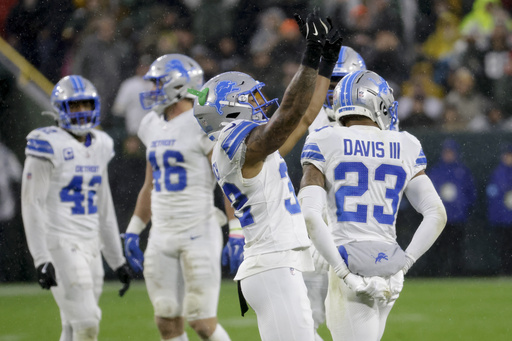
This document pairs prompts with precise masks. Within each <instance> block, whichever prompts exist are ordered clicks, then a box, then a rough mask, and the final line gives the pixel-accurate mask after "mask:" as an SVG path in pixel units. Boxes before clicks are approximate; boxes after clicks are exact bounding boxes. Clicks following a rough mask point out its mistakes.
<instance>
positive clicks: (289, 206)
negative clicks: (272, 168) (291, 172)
mask: <svg viewBox="0 0 512 341" xmlns="http://www.w3.org/2000/svg"><path fill="white" fill-rule="evenodd" d="M279 173H280V174H281V179H284V178H286V179H287V180H288V188H289V189H290V192H291V193H292V195H293V199H294V202H295V203H292V199H286V200H285V201H284V207H286V210H287V211H288V212H290V213H291V214H297V213H300V212H301V210H300V204H299V200H297V196H296V195H295V189H294V188H293V184H292V181H291V180H290V177H288V167H287V166H286V162H281V164H279Z"/></svg>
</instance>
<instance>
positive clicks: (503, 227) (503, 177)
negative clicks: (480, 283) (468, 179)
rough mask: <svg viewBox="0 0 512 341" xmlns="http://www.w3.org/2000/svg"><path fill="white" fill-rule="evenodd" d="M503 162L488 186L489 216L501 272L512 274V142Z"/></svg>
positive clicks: (504, 150)
mask: <svg viewBox="0 0 512 341" xmlns="http://www.w3.org/2000/svg"><path fill="white" fill-rule="evenodd" d="M500 158H501V160H500V161H501V162H500V164H499V165H498V166H497V167H496V168H495V169H494V170H493V172H492V174H491V178H490V180H489V183H488V184H487V188H486V195H487V218H488V221H489V224H490V225H491V227H493V230H492V236H493V239H492V241H493V244H494V246H495V250H496V252H497V253H498V255H499V257H500V259H501V267H500V268H501V274H502V275H512V248H511V247H510V245H512V144H510V143H507V144H505V145H504V146H503V148H502V153H501V156H500Z"/></svg>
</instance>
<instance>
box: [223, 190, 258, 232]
mask: <svg viewBox="0 0 512 341" xmlns="http://www.w3.org/2000/svg"><path fill="white" fill-rule="evenodd" d="M222 190H223V191H224V194H225V195H226V197H227V198H228V199H229V201H230V202H231V204H232V205H233V207H234V208H235V209H236V210H237V211H240V209H241V208H242V207H243V206H244V205H245V204H246V203H247V200H248V199H247V196H246V195H245V194H243V193H242V192H241V191H240V189H238V187H236V186H235V185H234V184H232V183H229V182H226V183H224V185H222ZM238 220H240V225H241V226H242V227H244V226H247V225H251V224H254V218H253V217H252V215H251V206H247V207H244V209H243V210H242V216H241V217H238Z"/></svg>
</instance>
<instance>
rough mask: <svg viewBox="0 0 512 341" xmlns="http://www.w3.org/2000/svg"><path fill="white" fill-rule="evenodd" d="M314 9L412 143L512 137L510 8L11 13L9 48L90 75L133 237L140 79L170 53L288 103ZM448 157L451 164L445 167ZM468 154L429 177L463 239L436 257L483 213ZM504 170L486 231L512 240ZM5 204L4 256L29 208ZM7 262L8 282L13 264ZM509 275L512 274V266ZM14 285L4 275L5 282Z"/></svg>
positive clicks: (497, 3) (346, 6)
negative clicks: (390, 100) (113, 145)
mask: <svg viewBox="0 0 512 341" xmlns="http://www.w3.org/2000/svg"><path fill="white" fill-rule="evenodd" d="M314 6H319V7H320V12H321V14H322V15H323V16H329V17H331V18H332V20H333V22H334V23H335V24H336V25H337V26H339V27H341V28H342V31H343V39H344V40H343V41H344V45H347V46H350V47H352V48H353V49H355V50H356V51H357V52H358V53H359V54H360V55H361V56H362V57H363V58H364V60H365V62H366V65H367V68H368V69H369V70H373V71H375V72H377V73H378V74H380V75H382V76H383V77H384V78H385V79H386V80H388V81H389V82H390V85H391V87H392V88H393V89H394V95H395V99H396V100H397V101H398V102H399V107H398V113H399V118H400V128H401V129H402V130H412V129H424V128H427V129H436V130H437V131H439V132H444V133H450V134H451V133H456V132H491V131H502V132H503V131H504V132H506V131H508V132H512V96H510V95H509V93H511V92H512V20H511V14H512V0H475V1H469V0H421V1H419V0H417V1H412V0H323V1H322V0H279V1H277V0H259V1H256V0H208V1H207V0H19V1H17V0H2V1H1V3H0V35H1V36H2V37H3V38H4V39H5V40H7V41H8V43H9V44H11V45H12V46H13V47H15V48H16V49H17V50H18V51H19V52H20V53H21V54H22V55H23V56H24V57H25V58H26V59H27V60H28V61H29V62H31V63H32V64H33V65H34V66H35V67H37V68H38V69H39V70H40V71H41V72H42V73H43V74H44V75H45V76H46V77H47V78H48V79H49V80H50V81H52V82H53V83H56V82H57V81H58V80H59V79H60V78H61V77H63V76H65V75H69V74H80V75H82V76H84V77H86V78H87V79H89V80H90V81H92V83H93V84H94V85H95V86H96V88H97V89H98V90H99V93H100V96H101V110H102V127H103V129H104V130H106V131H107V132H109V133H110V134H111V136H112V137H113V138H114V139H115V140H116V142H117V146H118V147H117V148H118V151H120V153H118V155H119V157H116V158H115V159H114V160H113V161H112V163H111V165H110V167H111V168H112V171H111V174H116V176H114V177H112V179H111V181H110V182H111V186H112V191H113V195H114V198H115V201H116V211H117V216H118V220H119V226H120V227H121V228H122V229H124V228H125V227H126V225H127V224H128V220H129V218H130V216H131V213H132V211H133V207H134V206H135V201H136V198H137V193H138V190H139V189H140V187H141V186H142V182H143V180H144V179H143V178H141V177H140V174H143V173H144V171H145V167H146V165H145V158H144V155H143V151H142V148H141V144H140V141H139V140H138V138H137V137H136V134H137V130H138V126H139V123H140V120H141V119H142V117H143V116H144V115H145V114H146V111H144V110H143V109H142V108H141V106H140V104H139V96H138V94H139V93H140V92H142V91H145V90H146V89H148V86H149V87H151V85H150V84H148V83H147V82H146V81H144V80H143V78H142V77H143V75H144V74H145V73H146V72H147V70H148V68H149V66H150V64H151V62H152V61H153V60H155V59H156V58H157V57H159V56H161V55H164V54H167V53H182V54H186V55H189V56H190V57H192V58H194V59H195V60H196V61H197V62H198V63H199V64H200V65H201V66H202V67H203V69H204V71H205V80H207V79H209V78H211V77H213V76H214V75H216V74H218V73H221V72H224V71H233V70H236V71H242V72H245V73H248V74H250V75H252V76H253V77H254V78H256V79H258V80H260V81H262V82H264V83H265V84H266V85H267V86H266V87H265V91H266V93H267V96H268V97H269V98H275V97H278V98H279V96H281V95H282V94H283V93H284V89H285V88H286V85H287V84H288V83H289V82H290V80H291V77H293V75H294V73H295V71H296V69H297V68H298V67H299V65H300V60H301V57H302V56H301V51H302V49H303V46H302V45H303V44H304V39H303V38H302V36H301V34H300V32H299V30H298V27H297V25H296V23H295V20H293V14H294V13H299V14H301V15H305V14H306V13H308V12H309V11H310V10H311V8H313V7H314ZM0 147H1V146H0ZM450 148H451V150H452V154H450V153H446V155H447V156H444V153H445V152H444V151H445V150H446V149H450ZM459 148H460V147H459V146H457V145H456V144H454V143H453V141H451V142H450V141H449V142H445V143H444V144H443V159H442V160H441V161H440V163H439V164H438V165H435V166H434V167H433V168H432V170H431V172H432V174H431V175H432V177H433V181H434V179H437V180H436V182H435V183H436V186H437V189H438V192H439V193H440V195H441V197H442V199H443V202H444V203H445V205H446V206H447V210H448V213H449V218H450V221H449V223H450V224H452V225H453V228H452V229H450V230H451V231H453V235H447V236H446V238H445V239H446V242H447V243H448V244H449V245H448V246H447V245H439V246H435V247H436V248H438V250H445V251H446V250H452V249H453V250H455V251H454V252H455V253H457V252H458V253H459V254H463V253H464V252H463V251H460V248H464V245H461V244H460V243H462V242H463V240H464V237H463V236H461V235H462V234H463V232H462V231H463V230H464V226H465V225H466V224H467V219H468V217H471V214H472V212H473V213H474V212H475V211H474V210H475V205H476V204H475V195H476V194H475V188H474V186H473V180H472V178H471V174H470V172H469V171H468V170H467V169H466V168H464V166H463V165H461V164H460V162H459V161H458V158H457V157H456V156H457V153H458V150H459ZM2 155H3V156H4V158H5V160H4V161H2V162H3V164H4V165H5V164H7V163H6V162H7V161H6V160H8V159H9V160H11V161H10V163H9V164H10V166H9V167H7V166H4V168H5V167H7V168H5V169H9V170H11V171H10V172H5V171H3V172H1V175H2V176H0V180H1V181H0V185H2V186H4V187H5V186H8V187H9V186H11V184H14V185H13V186H12V187H13V188H15V189H17V190H19V177H20V172H21V171H20V170H21V165H20V164H19V163H17V161H16V160H15V159H14V158H12V157H10V156H9V157H8V155H11V154H10V153H7V151H5V152H2V153H1V154H0V156H2ZM454 155H455V156H454ZM500 157H501V159H500V166H499V167H501V168H499V169H497V170H496V172H495V173H493V175H492V177H490V178H489V179H488V181H486V193H485V194H483V193H480V194H479V195H480V196H481V195H485V197H486V201H487V204H488V207H487V210H486V211H487V219H488V220H487V223H488V224H490V225H491V226H495V227H498V228H496V229H495V231H508V230H507V229H505V228H499V227H508V226H510V224H511V222H512V199H511V198H509V196H510V193H512V192H511V189H510V186H512V185H511V184H512V180H511V179H512V171H511V170H512V147H509V146H507V147H506V148H505V149H503V155H501V156H500ZM15 161H16V162H15ZM448 169H456V171H455V170H453V171H448ZM489 172H491V169H489ZM436 174H437V175H436ZM446 174H451V175H453V178H449V177H447V175H446ZM128 183H129V184H130V186H126V184H128ZM6 184H9V185H6ZM457 191H461V193H458V192H457ZM456 192H457V193H456ZM462 192H464V193H462ZM1 193H2V196H1V197H0V199H1V200H0V203H1V205H0V207H1V210H0V213H2V214H3V213H5V212H8V213H9V212H10V213H9V214H3V215H2V217H0V224H1V226H0V246H1V245H2V244H3V242H5V241H7V240H11V241H12V240H13V238H12V237H9V236H7V235H2V234H3V233H6V231H11V232H10V233H12V231H13V229H8V228H7V226H8V225H9V224H12V221H13V219H14V220H15V219H18V218H16V217H18V215H15V213H13V212H11V211H12V207H9V205H8V203H9V202H13V201H14V199H13V198H15V197H19V193H18V192H17V191H14V192H12V193H11V192H9V191H7V190H2V191H1ZM504 198H506V199H507V200H504ZM462 199H464V200H462ZM499 202H500V203H501V202H504V203H506V205H507V207H501V206H499V205H498V204H497V203H499ZM496 212H498V213H496ZM503 212H507V214H504V213H503ZM17 224H20V222H17ZM506 235H507V236H508V237H504V236H498V237H493V238H491V239H492V240H493V241H494V242H495V243H498V242H499V244H500V245H498V244H496V245H495V246H493V248H496V249H504V250H505V249H510V248H507V247H506V246H505V245H506V243H510V242H511V241H510V235H511V234H510V233H507V234H506ZM441 239H443V238H441ZM500 241H501V242H500ZM15 244H16V245H18V244H19V243H15ZM445 244H446V243H445ZM13 245H14V244H13ZM493 245H494V244H493ZM508 245H509V244H508ZM457 250H458V251H457ZM466 252H468V251H467V250H466ZM5 254H8V253H5ZM502 254H503V255H505V256H504V259H510V255H509V253H506V254H505V253H502ZM452 256H453V255H452ZM507 257H508V258H507ZM4 258H5V257H0V269H1V268H2V267H3V268H6V267H5V266H2V264H11V263H12V260H10V259H4ZM449 258H450V259H453V262H452V263H453V264H448V263H447V264H448V265H447V266H449V267H450V268H451V269H445V270H440V271H441V272H440V273H437V274H434V273H432V274H433V275H447V274H448V275H449V274H451V275H454V274H455V275H457V274H461V273H460V269H461V268H463V266H462V265H461V263H463V262H464V260H461V259H459V258H457V257H449ZM504 263H506V264H507V265H506V266H505V267H504V268H506V271H505V273H506V274H511V273H512V262H509V261H507V262H504ZM439 268H440V267H439ZM457 269H458V270H457ZM3 273H4V275H5V273H6V272H3ZM5 279H6V278H2V271H0V281H2V280H5Z"/></svg>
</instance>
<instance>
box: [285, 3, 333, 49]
mask: <svg viewBox="0 0 512 341" xmlns="http://www.w3.org/2000/svg"><path fill="white" fill-rule="evenodd" d="M293 17H294V18H295V21H296V22H297V25H299V30H300V33H301V34H302V36H303V37H304V38H306V41H307V43H308V44H309V43H313V44H319V45H321V46H324V44H325V41H326V40H327V35H328V34H329V31H330V30H331V29H332V24H331V23H330V22H329V21H327V20H325V19H322V18H320V17H319V15H318V8H315V9H314V10H313V13H310V14H308V17H307V18H306V21H304V19H302V17H301V16H300V15H299V14H297V13H295V14H294V15H293Z"/></svg>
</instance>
